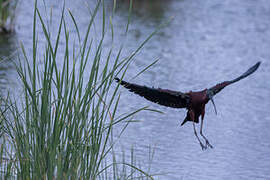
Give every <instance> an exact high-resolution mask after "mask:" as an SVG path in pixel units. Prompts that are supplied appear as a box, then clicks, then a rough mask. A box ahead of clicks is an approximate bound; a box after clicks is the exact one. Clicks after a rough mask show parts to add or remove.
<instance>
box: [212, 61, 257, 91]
mask: <svg viewBox="0 0 270 180" xmlns="http://www.w3.org/2000/svg"><path fill="white" fill-rule="evenodd" d="M260 64H261V62H257V63H256V64H255V65H254V66H252V67H250V68H249V69H248V70H247V71H246V72H245V73H243V74H242V75H241V76H239V77H237V78H235V79H233V80H231V81H224V82H222V83H219V84H217V85H215V86H213V87H211V88H209V89H208V91H210V92H211V93H212V96H214V95H216V94H217V93H219V92H220V91H221V90H222V89H223V88H225V87H226V86H228V85H230V84H233V83H235V82H237V81H240V80H241V79H244V78H246V77H247V76H249V75H251V74H252V73H254V72H255V71H256V70H257V69H258V68H259V66H260Z"/></svg>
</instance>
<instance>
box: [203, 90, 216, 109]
mask: <svg viewBox="0 0 270 180" xmlns="http://www.w3.org/2000/svg"><path fill="white" fill-rule="evenodd" d="M214 95H215V92H214V91H213V90H212V89H207V91H206V96H207V98H208V99H209V100H211V102H212V104H213V106H214V109H215V113H216V114H217V108H216V105H215V102H214Z"/></svg>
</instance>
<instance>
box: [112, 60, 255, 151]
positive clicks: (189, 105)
mask: <svg viewBox="0 0 270 180" xmlns="http://www.w3.org/2000/svg"><path fill="white" fill-rule="evenodd" d="M259 66H260V62H258V63H256V64H255V65H254V66H252V67H251V68H249V69H248V70H247V71H246V72H245V73H243V74H242V75H241V76H239V77H238V78H236V79H234V80H231V81H224V82H222V83H219V84H217V85H215V86H213V87H211V88H209V89H204V90H202V91H197V92H192V91H189V92H187V93H183V92H180V91H172V90H168V89H160V88H150V87H146V86H141V85H137V84H132V83H128V82H126V81H124V80H121V79H119V78H117V77H116V78H115V80H116V81H117V82H118V83H120V84H121V85H123V86H124V87H125V88H127V89H129V91H131V92H134V93H136V94H138V95H140V96H142V97H144V98H146V99H147V100H149V101H152V102H154V103H157V104H160V105H163V106H167V107H171V108H186V109H187V115H186V118H185V119H184V121H183V122H182V124H181V126H182V125H184V124H185V123H186V122H187V121H191V122H192V123H193V130H194V134H195V136H196V138H197V139H198V141H199V143H200V145H201V147H202V149H203V150H204V149H206V148H207V147H210V148H213V146H212V145H211V144H210V143H209V141H208V139H207V138H206V137H205V136H204V134H203V119H204V113H205V105H206V104H207V103H208V102H209V100H211V102H212V103H213V105H214V109H215V112H216V114H217V110H216V106H215V103H214V100H213V97H214V96H215V95H216V94H217V93H218V92H220V91H221V90H222V89H223V88H225V87H226V86H228V85H230V84H233V83H235V82H237V81H240V80H241V79H243V78H245V77H247V76H249V75H250V74H252V73H253V72H255V71H256V70H257V69H258V67H259ZM200 116H201V127H200V135H201V136H202V137H203V139H204V140H205V145H203V143H202V142H201V140H200V138H199V137H198V135H197V132H196V129H195V123H199V117H200Z"/></svg>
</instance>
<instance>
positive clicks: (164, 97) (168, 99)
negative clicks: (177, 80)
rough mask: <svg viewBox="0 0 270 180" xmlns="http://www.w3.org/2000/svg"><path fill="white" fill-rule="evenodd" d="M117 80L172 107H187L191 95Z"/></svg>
mask: <svg viewBox="0 0 270 180" xmlns="http://www.w3.org/2000/svg"><path fill="white" fill-rule="evenodd" d="M115 80H116V81H117V82H118V83H120V84H121V85H122V86H124V87H125V88H127V89H128V90H129V91H131V92H134V93H136V94H138V95H140V96H142V97H144V98H145V99H147V100H149V101H152V102H154V103H157V104H160V105H163V106H167V107H172V108H186V107H187V106H188V103H189V101H190V97H189V95H187V94H185V93H182V92H178V91H171V90H168V89H160V88H157V89H156V88H150V87H146V86H141V85H138V84H132V83H128V82H126V81H123V80H120V79H119V78H115Z"/></svg>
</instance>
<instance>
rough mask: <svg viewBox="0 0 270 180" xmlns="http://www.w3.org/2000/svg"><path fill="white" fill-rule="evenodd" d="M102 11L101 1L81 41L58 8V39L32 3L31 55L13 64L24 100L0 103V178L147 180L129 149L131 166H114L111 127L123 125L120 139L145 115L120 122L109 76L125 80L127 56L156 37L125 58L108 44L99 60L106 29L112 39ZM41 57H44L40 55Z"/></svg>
mask: <svg viewBox="0 0 270 180" xmlns="http://www.w3.org/2000/svg"><path fill="white" fill-rule="evenodd" d="M99 11H102V14H103V19H102V21H103V22H102V32H101V35H100V37H98V38H97V37H95V38H96V39H99V40H98V42H97V47H94V45H93V44H94V43H93V39H95V38H93V37H91V36H90V34H91V33H90V31H91V28H92V26H93V23H94V20H95V18H96V15H97V13H98V12H99ZM105 13H106V12H105V8H104V3H103V1H101V0H100V1H98V2H97V5H96V7H95V9H94V11H93V12H92V16H91V17H90V19H89V23H88V27H87V31H86V33H85V34H84V35H82V33H81V32H80V30H79V29H80V28H79V27H78V25H77V22H76V18H75V17H74V16H73V14H72V13H71V12H70V11H66V10H65V8H63V10H62V16H61V18H60V22H59V25H58V31H57V32H58V33H57V35H56V36H54V37H53V36H52V34H51V32H50V31H49V29H50V28H49V27H48V26H47V24H46V23H45V20H44V17H43V15H42V14H41V13H40V11H39V10H38V8H37V1H36V2H35V10H34V18H33V19H34V20H33V35H32V36H33V49H32V52H31V55H30V56H29V55H27V53H29V52H26V50H25V48H24V45H23V44H21V49H22V58H20V59H19V62H20V63H19V64H17V71H18V74H19V77H20V80H21V83H22V89H23V98H22V99H21V100H20V99H15V100H14V99H13V98H12V96H8V97H6V98H2V100H1V114H0V117H1V120H0V126H1V127H0V128H1V132H0V133H1V139H0V145H1V147H0V154H1V155H0V157H1V162H0V163H1V165H0V174H1V177H2V178H4V179H7V178H15V179H91V180H94V179H135V178H136V179H153V177H152V176H151V175H150V174H149V171H148V170H147V171H144V170H142V169H140V168H139V167H138V166H136V161H135V157H134V154H135V153H136V152H135V153H134V151H133V150H131V155H130V156H131V159H130V161H128V162H127V161H125V158H124V157H123V158H122V159H121V160H120V161H118V160H117V157H118V156H116V155H115V153H114V152H115V151H114V145H115V143H116V140H115V139H114V137H115V136H114V134H113V132H114V131H113V129H114V128H115V127H116V126H117V128H118V129H119V128H120V127H123V128H122V130H121V133H122V132H123V131H125V129H126V128H127V126H128V124H129V123H130V122H131V118H132V116H133V115H134V114H136V113H138V112H140V111H143V110H151V109H148V108H147V107H142V108H141V109H138V110H136V111H134V112H130V113H125V114H122V115H120V116H119V115H118V114H117V109H118V105H119V101H121V98H120V95H119V93H118V89H119V85H114V86H113V85H112V84H113V83H114V77H115V76H119V77H122V78H123V77H124V75H125V73H126V71H127V69H128V66H129V64H130V62H131V61H132V59H133V57H134V56H135V55H136V54H137V53H138V52H139V51H140V49H141V48H142V47H143V46H144V44H145V43H146V42H147V41H148V40H149V39H150V38H151V37H152V36H153V35H154V34H155V33H156V32H153V33H152V34H151V35H149V37H148V38H147V39H146V40H145V41H144V42H142V44H141V45H139V47H138V48H137V49H136V50H135V51H134V52H133V53H132V54H130V55H129V56H127V57H125V58H122V54H121V53H122V49H123V48H124V46H121V47H120V49H118V50H115V49H114V47H113V46H111V48H110V50H109V51H108V53H107V54H105V51H104V38H105V34H106V33H105V32H106V29H109V28H111V32H112V33H111V34H112V39H113V23H112V21H110V25H109V26H106V16H105ZM66 14H68V15H69V18H71V20H72V22H73V26H74V27H75V29H76V34H77V37H78V38H77V42H74V44H73V42H70V34H69V28H68V25H67V23H66V20H65V16H64V15H66ZM129 22H130V21H128V23H127V26H126V29H125V31H126V33H127V32H128V26H129ZM38 24H40V26H41V28H42V30H43V35H44V39H45V40H46V46H45V47H44V48H43V45H42V46H40V44H39V41H38V39H39V38H40V37H37V32H36V29H37V27H38ZM60 42H61V44H62V45H61V46H60ZM63 44H64V45H63ZM75 44H76V45H75ZM60 49H61V50H60ZM41 51H42V52H43V56H39V54H40V52H41ZM60 51H61V52H64V56H62V55H61V56H60V55H59V52H60ZM38 52H39V53H38ZM106 52H107V51H106ZM114 52H116V54H117V55H116V57H113V54H114ZM40 61H42V63H41V65H40V63H39V62H40ZM59 62H61V63H62V65H59V64H61V63H59ZM144 70H145V69H144ZM115 86H116V87H115ZM120 124H121V125H123V124H124V126H119V125H120ZM121 133H120V134H119V136H120V135H121ZM150 154H151V153H150Z"/></svg>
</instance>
